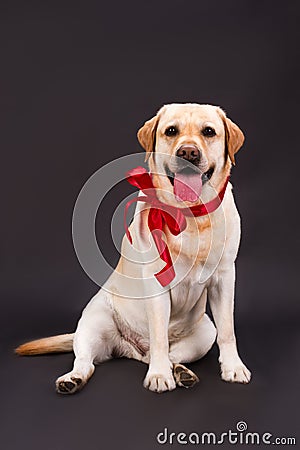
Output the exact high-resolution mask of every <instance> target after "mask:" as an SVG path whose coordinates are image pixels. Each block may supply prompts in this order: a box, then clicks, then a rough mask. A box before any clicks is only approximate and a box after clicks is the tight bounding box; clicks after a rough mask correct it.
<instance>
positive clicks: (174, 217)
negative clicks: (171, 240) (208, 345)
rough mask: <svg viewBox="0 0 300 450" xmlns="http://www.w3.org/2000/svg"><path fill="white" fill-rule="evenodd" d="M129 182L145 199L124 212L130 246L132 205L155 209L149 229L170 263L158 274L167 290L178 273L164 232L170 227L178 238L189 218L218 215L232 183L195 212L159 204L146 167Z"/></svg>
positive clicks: (129, 175) (129, 174)
mask: <svg viewBox="0 0 300 450" xmlns="http://www.w3.org/2000/svg"><path fill="white" fill-rule="evenodd" d="M127 181H128V182H129V183H130V184H132V185H133V186H136V187H137V188H138V189H140V190H141V191H142V192H143V194H144V195H140V196H139V197H135V198H133V199H132V200H129V202H127V204H126V206H125V211H124V228H125V231H126V236H127V238H128V240H129V242H130V243H131V244H132V237H131V234H130V232H129V229H128V226H127V222H126V217H127V211H128V208H129V207H130V205H132V203H135V202H145V203H149V204H150V205H151V208H150V210H149V215H148V227H149V230H150V233H151V235H152V237H153V240H154V242H155V245H156V248H157V250H158V253H159V256H160V258H161V259H162V261H164V262H165V263H166V265H165V267H163V268H162V270H161V271H160V272H158V273H155V274H154V276H155V277H156V279H157V281H158V282H159V283H160V284H161V285H162V286H163V287H165V286H167V285H168V284H170V283H171V281H172V280H173V279H174V278H175V270H174V267H173V262H172V258H171V255H170V251H169V248H168V246H167V244H166V243H165V241H164V240H163V229H164V226H165V225H167V226H168V228H169V230H170V232H171V233H172V234H173V235H174V236H177V235H178V234H180V233H181V232H182V231H184V230H185V228H186V225H187V224H186V218H185V216H189V217H191V216H194V217H199V216H204V215H206V214H209V213H211V212H213V211H215V210H216V209H217V208H218V207H219V206H220V204H221V203H222V200H223V198H224V194H225V191H226V187H227V184H228V181H229V177H227V179H226V181H225V184H224V187H223V188H222V189H221V191H220V193H219V195H218V196H217V197H215V198H214V199H213V200H211V201H210V202H208V203H203V204H201V205H197V206H192V207H191V208H176V207H175V206H170V205H166V204H165V203H162V202H160V201H159V200H158V198H157V196H156V192H155V187H154V186H153V183H152V178H151V175H150V174H149V173H148V172H147V171H146V169H144V168H143V167H136V168H135V169H132V170H130V171H129V172H127Z"/></svg>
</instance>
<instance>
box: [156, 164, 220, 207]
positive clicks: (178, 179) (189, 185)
mask: <svg viewBox="0 0 300 450" xmlns="http://www.w3.org/2000/svg"><path fill="white" fill-rule="evenodd" d="M165 170H166V174H167V177H168V179H169V181H170V183H171V184H172V186H173V189H174V195H175V197H176V200H178V201H181V202H192V203H194V202H196V201H197V200H199V197H200V195H201V192H202V186H203V184H205V183H206V182H207V181H208V180H210V178H211V177H212V174H213V172H214V167H211V168H210V169H208V170H207V171H206V172H205V173H203V174H202V175H201V172H200V171H199V169H198V168H196V167H195V169H194V168H191V167H186V168H184V169H182V170H180V171H178V172H176V173H174V172H171V170H170V169H169V167H168V166H166V167H165Z"/></svg>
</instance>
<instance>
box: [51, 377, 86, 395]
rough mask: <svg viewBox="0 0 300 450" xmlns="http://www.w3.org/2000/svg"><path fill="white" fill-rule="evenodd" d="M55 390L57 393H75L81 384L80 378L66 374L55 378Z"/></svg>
mask: <svg viewBox="0 0 300 450" xmlns="http://www.w3.org/2000/svg"><path fill="white" fill-rule="evenodd" d="M55 385H56V392H57V393H58V394H75V392H77V391H79V390H80V389H81V387H82V386H83V381H82V378H80V377H76V376H70V375H68V374H66V375H63V376H62V377H59V378H58V379H57V380H56V383H55Z"/></svg>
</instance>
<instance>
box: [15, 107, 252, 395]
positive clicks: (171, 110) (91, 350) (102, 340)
mask: <svg viewBox="0 0 300 450" xmlns="http://www.w3.org/2000/svg"><path fill="white" fill-rule="evenodd" d="M171 125H172V126H174V125H176V127H177V128H178V129H179V133H178V134H177V135H176V136H173V137H168V136H166V134H165V130H166V128H167V127H168V126H171ZM207 126H209V127H212V128H213V129H214V130H215V131H216V135H215V136H213V137H205V136H204V135H203V134H202V133H201V130H202V129H203V128H204V127H207ZM138 139H139V141H140V143H141V145H142V146H143V147H144V148H145V150H146V152H147V153H146V155H147V159H148V163H149V167H150V171H151V173H153V183H154V185H155V187H156V192H157V196H158V198H159V199H160V200H161V201H162V202H164V203H167V204H170V205H173V206H177V207H182V204H180V203H179V202H178V201H177V200H176V198H175V196H174V193H173V186H172V184H171V183H170V181H169V179H168V178H167V177H166V176H163V174H165V164H166V162H167V163H168V164H169V165H170V166H172V164H173V163H172V156H174V155H175V152H176V149H178V148H179V146H180V145H183V144H193V145H196V146H197V147H198V148H199V149H200V150H201V162H200V168H201V170H202V172H206V171H207V170H208V169H209V168H210V167H212V166H214V172H213V175H212V178H211V179H210V181H209V182H207V183H205V185H204V186H203V191H202V195H201V200H199V202H200V203H201V202H208V201H209V200H211V199H212V198H214V197H215V196H216V192H218V191H219V190H220V189H221V188H222V186H223V185H224V182H225V179H226V177H227V176H228V174H229V172H230V168H231V164H232V163H234V155H235V153H236V152H237V151H238V150H239V148H240V147H241V146H242V144H243V140H244V137H243V133H242V132H241V130H240V129H239V128H238V127H237V125H235V124H234V123H233V122H232V121H231V120H230V119H228V118H227V117H226V115H225V113H224V112H223V111H222V110H221V109H220V108H218V107H215V106H211V105H198V104H171V105H166V106H164V107H163V108H161V109H160V111H159V112H158V113H157V115H156V116H155V117H153V118H152V119H151V120H149V121H147V122H146V123H145V124H144V126H143V127H142V128H141V129H140V130H139V132H138ZM171 168H172V167H171ZM185 206H186V205H185ZM190 206H191V205H190ZM147 214H148V209H147V205H145V204H144V203H138V204H137V207H136V213H135V218H134V220H133V222H132V224H131V226H130V232H131V235H132V238H133V245H131V244H130V243H129V242H128V239H127V238H126V237H124V239H123V244H122V256H121V259H120V261H119V264H118V266H117V268H116V270H115V271H114V273H113V274H112V275H111V277H110V278H109V280H108V281H107V282H106V283H105V285H104V286H103V288H101V289H100V291H99V292H98V293H97V294H96V296H95V297H94V298H93V299H92V300H91V301H90V303H89V304H88V305H87V306H86V308H85V309H84V311H83V313H82V317H81V319H80V320H79V323H78V327H77V330H76V332H75V334H74V335H62V336H58V337H52V338H46V339H43V340H39V341H34V342H32V343H27V344H24V345H22V346H20V347H19V348H18V349H17V353H19V354H38V353H46V352H55V351H69V350H70V349H71V347H72V346H73V349H74V353H75V362H74V367H73V369H72V371H71V372H69V373H67V374H65V375H62V376H61V377H59V378H58V380H57V381H56V386H57V391H58V392H60V393H73V392H75V391H77V390H78V389H80V388H82V386H83V385H84V384H85V383H86V382H87V381H88V379H89V378H90V376H91V375H92V374H93V372H94V364H95V363H101V362H103V361H105V360H108V359H110V358H112V357H113V356H114V355H118V356H126V357H129V358H135V359H137V360H140V361H143V362H145V363H146V364H148V371H147V374H146V377H145V380H144V386H145V387H146V388H148V389H150V390H152V391H156V392H163V391H168V390H172V389H174V388H175V387H176V383H177V384H178V385H182V384H180V382H178V374H179V375H180V373H181V371H182V370H184V366H181V365H180V363H188V362H191V361H195V360H197V359H199V358H201V357H202V356H204V355H205V354H206V353H207V352H208V350H209V349H210V348H211V346H212V345H213V343H214V341H215V339H216V337H217V343H218V346H219V351H220V357H219V361H220V365H221V377H222V379H223V380H225V381H231V382H240V383H248V382H249V381H250V377H251V373H250V371H249V370H248V369H247V367H246V366H245V365H244V364H243V362H242V361H241V359H240V357H239V354H238V351H237V346H236V338H235V333H234V318H233V309H234V284H235V259H236V255H237V251H238V247H239V240H240V218H239V214H238V212H237V209H236V206H235V203H234V199H233V194H232V187H231V185H230V184H228V186H227V189H226V193H225V197H224V200H223V202H222V205H221V206H220V207H219V208H218V209H217V210H216V211H214V212H213V213H211V214H210V215H209V216H203V217H195V218H194V217H188V218H187V228H186V230H185V231H184V232H183V233H182V234H181V235H179V236H177V237H175V236H173V235H172V234H171V233H170V232H169V231H168V229H166V230H165V237H166V241H167V245H168V247H169V250H170V252H171V255H172V259H173V261H174V267H175V272H176V278H175V280H173V282H172V283H171V285H170V286H169V287H168V288H167V289H163V288H161V286H160V285H159V283H158V282H157V280H156V279H155V277H154V273H156V272H158V271H159V270H160V269H161V268H162V267H163V265H164V264H163V263H162V261H161V260H160V258H158V254H157V250H156V247H155V246H154V245H153V242H152V240H151V236H150V233H149V229H148V227H147ZM149 242H150V244H152V245H150V248H149ZM145 255H147V259H144V258H145V257H146V256H145ZM149 255H150V256H152V257H153V258H152V262H148V263H147V261H149ZM135 279H136V283H135ZM128 293H132V298H130V297H129V296H128ZM136 297H140V298H136ZM207 299H208V301H209V303H210V307H211V311H212V314H213V318H214V323H215V326H214V324H213V322H212V321H211V320H210V319H209V317H208V316H207V315H206V313H205V309H206V302H207ZM72 342H73V344H72ZM174 367H177V369H176V374H175V372H174V371H173V369H174ZM186 373H189V374H192V372H191V371H188V369H186ZM174 375H176V376H175V377H174ZM192 375H193V374H192ZM175 380H176V381H175ZM194 381H197V377H196V376H195V378H194ZM183 385H184V384H183ZM186 387H187V386H186Z"/></svg>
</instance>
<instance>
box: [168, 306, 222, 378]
mask: <svg viewBox="0 0 300 450" xmlns="http://www.w3.org/2000/svg"><path fill="white" fill-rule="evenodd" d="M216 334H217V333H216V328H215V326H214V324H213V323H212V321H211V320H210V318H209V317H208V316H207V315H206V314H204V316H203V317H202V319H201V320H200V322H199V323H198V324H197V326H196V327H195V328H194V330H193V332H192V333H191V334H190V335H188V336H185V337H183V338H181V339H180V340H178V341H176V342H173V343H171V345H170V352H169V357H170V361H171V362H172V363H173V373H174V378H175V381H176V384H177V385H178V386H183V387H192V386H194V384H195V383H197V381H199V380H198V377H197V375H196V374H194V373H193V372H192V371H191V370H189V369H188V368H186V367H185V366H183V365H182V364H181V363H189V362H192V361H196V360H198V359H200V358H202V357H203V356H204V355H206V353H207V352H208V351H209V350H210V349H211V347H212V345H213V343H214V342H215V339H216Z"/></svg>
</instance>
